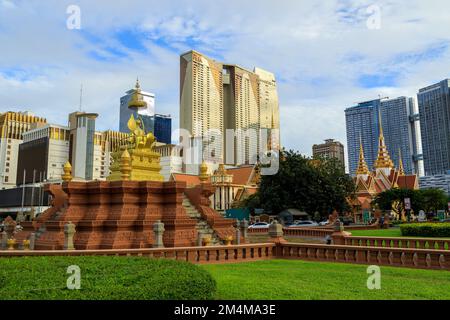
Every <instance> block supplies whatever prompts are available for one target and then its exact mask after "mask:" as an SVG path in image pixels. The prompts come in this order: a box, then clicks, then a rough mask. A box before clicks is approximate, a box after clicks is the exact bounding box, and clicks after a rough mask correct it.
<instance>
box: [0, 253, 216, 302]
mask: <svg viewBox="0 0 450 320" xmlns="http://www.w3.org/2000/svg"><path fill="white" fill-rule="evenodd" d="M71 265H77V266H79V267H80V271H81V272H80V276H81V289H80V290H69V289H68V288H67V282H68V278H69V277H70V276H71V274H68V273H67V268H68V267H69V266H71ZM72 283H73V282H72ZM215 289H216V283H215V281H214V279H213V278H212V277H211V276H210V275H209V274H208V273H207V272H206V271H205V270H203V269H201V268H200V267H198V266H196V265H193V264H190V263H187V262H181V261H173V260H163V259H160V260H158V259H149V258H145V257H101V256H95V257H94V256H92V257H88V256H87V257H55V256H53V257H19V258H1V259H0V296H1V297H2V299H13V300H23V299H32V300H38V299H39V300H53V299H61V300H66V299H67V300H69V299H77V300H91V299H92V300H166V299H201V300H202V299H210V298H212V297H213V295H214V292H215Z"/></svg>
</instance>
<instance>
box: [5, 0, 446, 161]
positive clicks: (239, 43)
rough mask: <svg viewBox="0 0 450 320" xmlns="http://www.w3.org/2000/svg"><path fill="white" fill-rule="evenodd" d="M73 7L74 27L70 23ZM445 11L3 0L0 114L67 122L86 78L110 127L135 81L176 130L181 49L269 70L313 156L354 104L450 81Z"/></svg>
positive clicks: (340, 133)
mask: <svg viewBox="0 0 450 320" xmlns="http://www.w3.org/2000/svg"><path fill="white" fill-rule="evenodd" d="M73 4H75V5H78V6H79V8H80V10H81V29H80V30H69V29H68V28H67V27H66V21H67V18H68V17H69V15H68V14H67V13H66V10H67V7H68V6H69V5H73ZM373 5H376V6H377V7H376V8H379V10H380V16H379V17H380V20H379V21H380V24H379V28H375V29H374V28H369V27H368V21H369V20H370V19H371V18H373V15H372V14H371V12H373V11H370V9H369V8H371V7H373ZM448 12H450V3H449V2H448V1H445V0H441V1H440V0H431V1H421V0H413V1H408V2H406V1H392V0H391V1H365V0H346V1H343V0H327V1H320V2H319V1H314V0H308V1H307V0H302V1H298V0H292V1H289V0H285V1H273V0H272V1H270V0H262V1H257V2H256V1H250V0H249V1H237V0H227V1H222V0H217V1H207V0H191V1H183V0H177V1H175V0H172V1H144V0H142V1H140V0H139V1H123V0H119V1H114V2H111V1H102V0H100V1H61V0H48V1H37V0H32V1H24V0H17V1H14V0H0V111H6V110H32V111H33V112H35V113H36V114H38V115H40V116H44V117H46V118H47V119H48V121H50V122H54V123H60V124H64V123H66V122H67V114H68V113H69V112H71V111H73V110H75V109H77V108H78V101H79V90H80V84H81V83H82V84H83V92H84V97H83V109H85V110H86V111H92V112H98V113H100V117H99V119H98V124H97V127H98V129H117V128H118V117H119V98H120V96H121V95H123V93H124V92H125V91H127V90H129V89H130V88H131V87H132V86H133V84H134V81H135V79H136V77H137V76H138V77H139V78H140V80H141V85H142V87H143V89H144V90H146V91H150V92H153V93H155V95H156V109H157V112H160V113H169V114H171V115H172V116H173V118H174V120H173V121H174V124H173V125H174V127H177V126H178V121H179V119H178V114H179V55H180V54H181V53H183V52H185V51H188V50H190V49H196V50H198V51H200V52H203V53H205V54H207V55H209V56H211V57H213V58H215V59H219V60H221V61H224V62H229V63H235V64H239V65H242V66H244V67H247V68H253V67H254V66H258V67H261V68H263V69H267V70H269V71H271V72H274V73H275V75H276V77H277V79H278V86H279V99H280V114H281V126H282V128H281V138H282V144H283V145H284V146H286V147H287V148H291V149H297V150H300V151H301V152H303V153H305V154H310V153H311V146H312V144H314V143H320V142H321V141H322V140H324V139H327V138H335V139H338V140H340V141H342V142H343V143H344V144H345V142H346V134H345V117H344V109H345V108H347V107H349V106H351V105H353V104H355V102H357V101H364V100H370V99H372V98H376V97H378V95H382V96H389V97H396V96H400V95H407V96H415V94H416V93H417V91H418V89H419V88H420V87H423V86H426V85H428V84H431V83H434V82H437V81H439V80H441V79H444V78H447V77H449V76H450V60H449V58H450V48H449V44H450V34H449V32H448V30H449V27H450V19H448Z"/></svg>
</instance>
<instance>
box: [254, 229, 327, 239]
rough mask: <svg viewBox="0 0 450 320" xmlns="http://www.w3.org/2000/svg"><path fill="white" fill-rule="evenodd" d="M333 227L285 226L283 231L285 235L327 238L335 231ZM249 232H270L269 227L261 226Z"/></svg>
mask: <svg viewBox="0 0 450 320" xmlns="http://www.w3.org/2000/svg"><path fill="white" fill-rule="evenodd" d="M333 232H334V231H333V229H325V228H324V229H320V228H312V227H309V228H301V227H292V228H283V233H284V235H285V236H290V237H305V238H308V237H314V238H325V237H326V236H328V235H331V234H332V233H333ZM248 233H250V234H255V233H257V234H268V233H269V228H261V229H248Z"/></svg>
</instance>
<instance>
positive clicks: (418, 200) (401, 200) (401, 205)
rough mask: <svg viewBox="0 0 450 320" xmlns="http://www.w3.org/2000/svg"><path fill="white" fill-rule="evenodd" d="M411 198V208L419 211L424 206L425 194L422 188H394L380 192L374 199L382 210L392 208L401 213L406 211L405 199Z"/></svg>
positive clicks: (374, 202)
mask: <svg viewBox="0 0 450 320" xmlns="http://www.w3.org/2000/svg"><path fill="white" fill-rule="evenodd" d="M406 198H409V199H410V200H411V209H412V210H413V211H414V212H419V211H420V210H421V209H422V208H423V196H422V194H421V192H420V190H413V189H399V188H392V189H389V190H386V191H383V192H380V193H379V194H378V195H377V196H376V197H375V199H374V201H373V204H375V205H376V206H377V207H378V208H379V209H381V210H386V211H387V210H392V211H394V212H395V213H396V214H398V215H400V214H401V213H402V212H403V211H405V199H406Z"/></svg>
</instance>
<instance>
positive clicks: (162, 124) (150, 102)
mask: <svg viewBox="0 0 450 320" xmlns="http://www.w3.org/2000/svg"><path fill="white" fill-rule="evenodd" d="M135 90H136V88H135V89H131V90H129V91H127V92H126V95H125V96H123V97H121V98H120V119H119V131H120V132H126V133H128V132H129V130H128V120H129V119H130V116H131V115H133V116H134V118H135V119H140V120H141V121H142V123H143V124H144V131H145V132H146V133H148V132H152V133H153V134H154V136H155V138H156V141H158V142H163V143H167V144H170V143H171V141H172V139H171V138H172V118H171V117H170V115H162V114H155V95H154V94H153V93H148V92H144V91H140V95H141V96H142V99H143V100H144V101H145V103H146V104H147V106H146V107H145V108H139V109H135V108H129V107H128V103H129V102H130V100H131V98H132V96H133V93H134V92H135Z"/></svg>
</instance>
